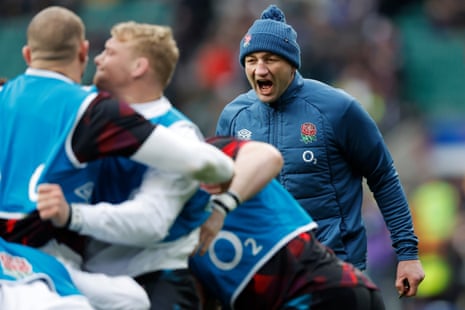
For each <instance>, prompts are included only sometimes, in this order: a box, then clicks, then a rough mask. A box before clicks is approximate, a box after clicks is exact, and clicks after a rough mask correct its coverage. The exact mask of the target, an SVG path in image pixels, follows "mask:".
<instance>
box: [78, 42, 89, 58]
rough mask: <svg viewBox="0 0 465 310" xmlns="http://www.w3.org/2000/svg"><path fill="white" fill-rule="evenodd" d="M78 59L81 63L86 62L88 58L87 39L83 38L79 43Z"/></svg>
mask: <svg viewBox="0 0 465 310" xmlns="http://www.w3.org/2000/svg"><path fill="white" fill-rule="evenodd" d="M78 57H79V61H80V62H82V63H87V61H88V60H89V41H87V40H84V41H82V42H81V44H80V45H79V52H78Z"/></svg>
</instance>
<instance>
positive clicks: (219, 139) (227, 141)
mask: <svg viewBox="0 0 465 310" xmlns="http://www.w3.org/2000/svg"><path fill="white" fill-rule="evenodd" d="M206 141H207V142H208V143H210V144H211V145H213V146H215V147H217V148H218V149H220V150H221V151H223V153H225V154H226V155H228V156H229V157H231V158H233V159H235V158H236V156H237V153H238V152H239V149H240V148H241V147H242V145H244V144H245V143H247V141H246V140H238V139H236V138H234V137H229V136H215V137H211V138H208V139H206Z"/></svg>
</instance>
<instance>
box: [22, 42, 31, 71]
mask: <svg viewBox="0 0 465 310" xmlns="http://www.w3.org/2000/svg"><path fill="white" fill-rule="evenodd" d="M21 52H22V53H23V58H24V61H25V62H26V64H27V65H28V66H29V65H30V64H31V49H30V48H29V46H27V45H24V46H23V49H22V50H21Z"/></svg>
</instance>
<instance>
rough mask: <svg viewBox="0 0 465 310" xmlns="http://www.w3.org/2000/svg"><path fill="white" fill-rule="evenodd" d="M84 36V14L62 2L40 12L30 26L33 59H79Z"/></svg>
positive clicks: (61, 60) (29, 33)
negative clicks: (64, 6) (81, 14)
mask: <svg viewBox="0 0 465 310" xmlns="http://www.w3.org/2000/svg"><path fill="white" fill-rule="evenodd" d="M84 40H85V27H84V23H83V22H82V20H81V18H80V17H79V16H77V15H76V14H75V13H73V12H72V11H70V10H68V9H66V8H63V7H59V6H51V7H48V8H46V9H44V10H42V11H41V12H39V13H38V14H37V15H35V16H34V18H33V19H32V20H31V22H30V23H29V26H28V28H27V45H28V46H29V48H30V50H31V57H32V60H41V61H57V62H61V63H68V62H71V61H73V60H74V59H76V57H77V54H78V51H79V44H80V43H81V42H82V41H84Z"/></svg>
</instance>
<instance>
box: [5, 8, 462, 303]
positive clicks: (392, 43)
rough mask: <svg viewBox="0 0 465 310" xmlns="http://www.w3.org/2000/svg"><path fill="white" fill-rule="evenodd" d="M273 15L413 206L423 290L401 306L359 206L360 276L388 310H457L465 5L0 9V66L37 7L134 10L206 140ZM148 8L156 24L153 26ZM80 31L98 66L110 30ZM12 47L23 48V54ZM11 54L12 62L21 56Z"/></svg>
mask: <svg viewBox="0 0 465 310" xmlns="http://www.w3.org/2000/svg"><path fill="white" fill-rule="evenodd" d="M271 3H275V4H277V5H278V6H280V7H281V8H282V9H283V11H284V12H285V13H286V18H287V22H288V23H289V24H291V25H292V26H293V27H294V28H295V30H296V31H297V33H298V41H299V44H300V46H301V51H302V68H301V70H300V71H301V73H302V75H303V76H304V77H308V78H314V79H317V80H321V81H324V82H327V83H329V84H332V85H335V86H338V87H341V88H343V89H345V90H346V91H348V92H349V93H351V94H352V95H353V96H355V97H356V98H357V99H358V100H359V101H360V102H361V103H362V104H363V105H364V106H365V108H366V109H367V110H368V111H369V113H370V114H371V115H372V116H373V117H374V119H375V120H376V121H377V123H378V125H379V127H380V129H381V130H382V132H383V133H384V135H385V137H386V141H387V143H388V144H389V146H390V148H391V151H392V153H393V157H394V159H395V161H396V165H397V168H398V170H399V173H400V177H401V180H402V181H403V184H404V186H405V189H406V191H407V195H408V197H409V200H410V204H411V210H412V213H413V216H414V221H415V229H416V233H417V235H418V236H419V238H420V257H421V260H422V263H423V266H424V269H425V273H426V278H425V280H424V282H423V283H422V285H421V286H420V291H419V293H418V297H417V298H413V299H405V300H404V299H398V297H397V295H396V294H397V293H396V292H395V288H394V279H395V274H394V273H395V256H394V252H393V250H392V248H391V246H390V239H389V236H388V235H387V232H386V230H385V228H384V225H382V223H380V222H379V221H382V218H381V216H380V215H379V214H378V212H379V211H377V210H378V209H377V208H374V207H373V206H372V204H373V203H374V201H373V199H372V197H368V196H367V197H366V207H365V214H364V219H365V221H366V222H367V227H368V230H369V238H370V243H369V251H368V252H369V253H368V266H369V268H368V271H367V272H368V273H369V274H370V275H371V276H372V277H373V279H374V280H375V282H377V283H378V284H379V285H380V286H381V288H382V289H383V291H384V294H385V299H386V304H387V308H388V309H392V310H397V309H399V310H401V309H402V310H458V309H465V293H464V292H465V213H464V212H465V178H464V176H465V161H464V160H463V158H465V1H463V0H423V1H421V0H404V1H401V0H397V1H388V0H333V1H327V0H281V1H268V0H235V1H227V0H216V1H213V0H195V1H194V0H173V1H169V0H158V1H156V0H152V1H141V0H139V1H136V0H134V1H123V0H120V1H118V0H99V1H90V0H88V1H84V0H81V1H79V0H57V1H46V0H42V1H39V0H22V1H19V0H0V25H1V28H0V50H1V49H4V51H0V52H1V53H0V54H1V55H5V53H9V51H6V50H5V49H6V44H7V43H9V42H5V33H4V31H6V30H5V29H6V27H7V26H6V25H11V24H12V23H13V24H14V23H15V20H20V19H21V18H23V17H25V16H30V14H32V13H35V12H37V11H38V10H39V9H41V8H43V7H44V6H47V5H52V4H58V5H63V6H66V7H68V8H72V9H73V10H75V11H76V12H78V13H80V12H82V14H83V15H84V16H98V14H97V13H96V14H94V15H90V14H89V15H85V14H88V13H87V12H88V10H94V12H99V13H100V14H104V13H103V12H106V13H105V14H106V15H105V16H110V15H111V13H108V12H112V11H113V10H116V9H117V8H118V7H119V8H120V10H119V11H115V12H120V11H125V12H129V11H128V10H127V8H128V7H132V6H136V7H137V8H139V9H134V10H131V11H130V12H132V13H134V12H135V13H134V14H135V15H132V16H129V17H126V20H127V19H134V20H136V21H139V22H151V23H162V24H169V25H170V26H172V27H173V30H174V32H175V37H176V39H177V41H178V45H179V48H180V50H181V59H180V63H179V65H178V68H177V71H176V74H175V76H174V78H173V81H172V83H171V86H170V87H169V89H168V92H167V93H166V95H167V96H168V97H169V98H170V99H171V101H172V102H173V103H174V105H176V106H177V107H178V108H179V109H180V110H182V111H183V112H184V113H186V114H187V115H188V116H189V117H191V119H192V120H194V121H195V122H196V123H197V124H198V125H199V127H200V128H201V129H202V131H203V132H204V134H205V135H206V136H210V135H213V134H214V131H215V126H216V120H217V117H218V115H219V113H220V112H221V110H222V108H223V107H224V105H225V104H226V103H227V102H229V101H230V100H232V99H233V98H234V97H235V96H236V95H238V94H239V93H241V92H243V91H244V90H245V89H247V87H248V84H247V81H246V79H245V75H244V73H243V70H242V68H241V67H240V64H239V61H238V50H239V41H240V39H241V37H242V36H243V35H244V34H245V32H246V30H247V29H248V27H249V26H250V24H251V23H252V22H253V21H254V20H255V19H256V18H257V16H258V15H259V14H260V12H261V11H262V10H263V9H264V8H265V7H266V6H268V5H269V4H271ZM154 5H156V6H154ZM121 8H124V9H121ZM147 8H152V9H154V10H155V8H159V9H160V10H161V11H160V12H162V13H160V12H159V13H158V14H155V13H154V12H152V14H150V11H147ZM137 12H140V14H143V18H144V19H145V20H139V19H138V15H137ZM119 14H120V15H117V13H115V14H114V16H118V17H117V18H119V20H115V22H116V21H121V20H124V18H125V15H124V14H121V12H120V13H119ZM141 16H142V15H141ZM151 18H152V19H151ZM83 19H84V20H85V21H86V18H85V17H84V18H83ZM106 21H107V22H108V23H110V22H111V19H106ZM87 22H88V23H89V24H91V25H92V26H90V27H89V29H88V31H89V33H88V37H89V38H90V40H91V46H92V50H93V52H91V54H92V53H94V54H96V53H98V52H99V51H100V50H101V49H102V47H103V43H104V41H105V39H106V38H107V37H108V35H109V28H110V26H111V24H105V23H104V22H103V21H102V20H100V21H99V22H97V21H95V20H90V17H89V19H88V20H87ZM17 40H18V41H19V46H21V44H23V43H24V39H23V38H17ZM21 40H23V41H22V42H21ZM10 43H11V42H10ZM15 54H17V55H15V57H17V56H18V57H20V50H18V51H17V52H16V53H15ZM11 57H12V56H11ZM6 61H8V60H7V59H4V62H6ZM2 67H5V68H6V64H5V66H3V64H2ZM23 69H24V67H18V66H16V68H15V70H16V72H10V71H5V72H0V76H5V77H6V78H8V77H12V76H14V75H16V74H18V73H20V72H21V71H22V70H23ZM88 70H89V71H90V72H88V73H87V74H86V76H92V73H93V72H92V71H93V70H94V68H93V64H92V63H91V64H90V67H89V69H88ZM86 82H87V83H91V82H92V81H90V80H87V81H86ZM354 125H356V124H354Z"/></svg>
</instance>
